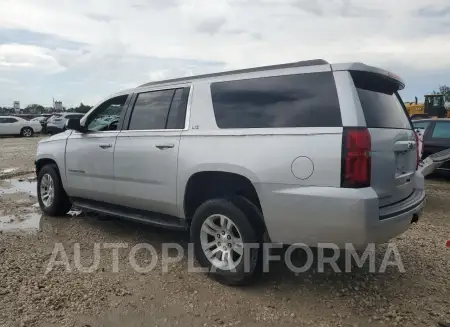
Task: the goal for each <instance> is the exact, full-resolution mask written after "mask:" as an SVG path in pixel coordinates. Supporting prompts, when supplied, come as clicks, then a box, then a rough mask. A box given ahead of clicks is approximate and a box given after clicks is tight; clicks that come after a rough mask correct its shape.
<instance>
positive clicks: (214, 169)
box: [36, 60, 425, 284]
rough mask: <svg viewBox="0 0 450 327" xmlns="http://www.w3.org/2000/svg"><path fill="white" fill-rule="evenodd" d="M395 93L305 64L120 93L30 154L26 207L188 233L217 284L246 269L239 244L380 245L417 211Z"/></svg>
mask: <svg viewBox="0 0 450 327" xmlns="http://www.w3.org/2000/svg"><path fill="white" fill-rule="evenodd" d="M403 87H404V83H403V82H402V80H401V79H400V78H399V77H397V76H396V75H394V74H392V73H390V72H387V71H385V70H382V69H379V68H375V67H371V66H367V65H364V64H361V63H349V64H329V63H328V62H326V61H324V60H312V61H304V62H296V63H291V64H282V65H276V66H266V67H258V68H251V69H244V70H238V71H230V72H224V73H217V74H208V75H201V76H193V77H186V78H179V79H172V80H166V81H161V82H152V83H148V84H145V85H142V86H140V87H137V88H135V89H131V90H126V91H123V92H120V93H117V94H115V95H112V96H111V97H109V98H107V99H105V101H104V102H102V103H101V104H100V105H98V106H96V107H94V108H93V109H92V110H91V111H90V112H89V113H87V114H86V115H85V116H84V117H83V119H82V120H81V121H77V120H69V122H68V125H67V127H68V129H70V130H68V131H66V132H64V133H61V134H59V135H55V136H53V137H51V138H50V139H48V140H44V141H41V142H40V143H39V146H38V149H37V156H36V171H37V174H38V199H39V203H40V206H41V208H42V210H43V211H44V212H45V213H47V214H48V215H63V214H65V213H66V212H67V211H68V210H69V209H70V207H71V205H72V203H73V204H76V205H77V206H79V207H81V208H83V209H84V210H90V211H95V212H99V213H103V214H108V215H113V216H117V217H121V218H126V219H130V220H134V221H138V222H143V223H149V224H153V225H157V226H163V227H168V228H173V229H180V230H189V231H190V235H191V241H192V242H193V243H194V248H195V255H196V258H197V259H198V261H199V262H200V264H201V265H202V266H205V267H208V268H214V269H213V270H214V271H213V273H212V276H214V277H215V278H217V279H218V280H220V281H221V282H223V283H227V284H242V283H246V282H248V281H249V280H251V279H252V278H253V276H254V274H255V273H256V272H258V270H260V268H261V256H260V253H261V246H256V247H252V248H249V247H248V244H256V245H258V244H262V243H263V242H267V241H270V242H273V243H282V244H294V243H304V244H306V245H308V246H312V247H317V246H321V244H323V243H333V244H336V245H337V246H339V247H341V248H343V247H344V246H345V244H347V243H352V244H353V246H354V247H355V248H363V247H365V246H366V245H367V244H368V243H371V242H375V243H383V242H387V241H388V240H390V239H391V238H393V237H395V236H397V235H399V234H401V233H403V232H404V231H405V230H406V229H408V227H409V226H410V225H411V223H412V222H415V221H417V220H418V219H419V216H420V214H421V211H422V208H423V206H424V200H425V190H424V178H423V176H422V175H421V174H420V173H418V172H417V167H418V163H419V153H418V146H417V136H416V134H415V133H414V131H413V130H412V126H411V123H410V120H409V118H408V116H407V114H406V110H405V107H404V105H403V102H402V100H401V98H400V96H399V94H398V90H400V89H402V88H403ZM247 250H248V251H247ZM248 263H250V264H248Z"/></svg>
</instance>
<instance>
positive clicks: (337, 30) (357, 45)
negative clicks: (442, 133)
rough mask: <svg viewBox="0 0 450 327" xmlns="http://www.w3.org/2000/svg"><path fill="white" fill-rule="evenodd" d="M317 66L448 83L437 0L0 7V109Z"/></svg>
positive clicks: (34, 1)
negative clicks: (319, 62) (349, 66)
mask: <svg viewBox="0 0 450 327" xmlns="http://www.w3.org/2000/svg"><path fill="white" fill-rule="evenodd" d="M317 58H322V59H325V60H327V61H328V62H330V63H338V62H352V61H358V62H363V63H366V64H370V65H375V66H379V67H382V68H385V69H388V70H390V71H392V72H394V73H396V74H398V75H400V76H401V77H402V78H403V79H404V80H405V82H406V88H405V90H404V91H402V97H403V99H404V101H413V100H414V96H418V98H419V100H420V99H422V96H423V94H424V93H429V92H431V91H432V90H435V89H437V88H438V86H439V85H442V84H447V85H448V84H450V3H449V2H448V0H260V1H258V0H109V1H108V0H94V1H88V0H0V106H12V103H13V101H14V100H18V101H20V103H21V107H24V106H26V105H27V104H30V103H39V104H42V105H51V104H52V99H53V98H55V100H60V101H62V102H63V105H64V106H66V107H70V106H76V105H78V104H79V103H80V102H83V103H84V104H90V105H93V104H96V103H98V102H99V101H101V100H102V99H103V98H105V97H107V96H108V95H109V94H111V93H115V92H118V91H120V90H123V89H126V88H131V87H134V86H137V85H140V84H143V83H146V82H149V81H154V80H160V79H166V78H172V77H182V76H189V75H195V74H200V73H209V72H218V71H223V70H230V69H238V68H247V67H255V66H261V65H270V64H280V63H286V62H295V61H300V60H308V59H317Z"/></svg>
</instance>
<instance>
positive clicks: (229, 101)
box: [211, 72, 342, 128]
mask: <svg viewBox="0 0 450 327" xmlns="http://www.w3.org/2000/svg"><path fill="white" fill-rule="evenodd" d="M211 96H212V101H213V108H214V115H215V117H216V123H217V126H218V127H219V128H280V127H339V126H342V119H341V112H340V108H339V101H338V96H337V91H336V85H335V82H334V77H333V74H332V73H331V72H321V73H310V74H298V75H284V76H274V77H265V78H254V79H246V80H236V81H227V82H217V83H212V84H211Z"/></svg>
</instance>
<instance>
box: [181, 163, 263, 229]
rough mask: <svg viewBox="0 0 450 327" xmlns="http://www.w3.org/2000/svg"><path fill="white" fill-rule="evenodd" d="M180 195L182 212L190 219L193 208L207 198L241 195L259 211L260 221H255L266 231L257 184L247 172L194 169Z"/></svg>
mask: <svg viewBox="0 0 450 327" xmlns="http://www.w3.org/2000/svg"><path fill="white" fill-rule="evenodd" d="M253 177H254V176H253ZM252 179H253V180H252ZM182 196H183V197H182V199H183V200H182V203H183V214H184V216H185V217H186V219H191V218H192V216H193V214H194V212H195V210H196V209H197V208H198V207H199V206H200V205H201V204H202V203H204V202H205V201H207V200H210V199H213V198H221V197H223V198H226V197H230V196H240V197H243V198H245V199H246V200H248V201H250V202H251V203H252V204H253V205H255V206H256V207H257V209H258V210H259V211H260V213H261V218H260V219H261V221H258V222H257V223H258V225H260V226H261V227H262V228H263V229H264V230H265V231H266V225H265V222H264V218H263V211H262V206H261V200H260V197H259V194H258V191H257V184H256V186H255V182H254V178H252V177H251V176H250V177H249V176H248V175H247V174H241V173H237V172H235V171H225V170H211V169H208V170H202V171H196V172H195V173H193V174H191V175H190V176H189V178H188V180H187V182H186V185H185V188H184V192H183V195H182Z"/></svg>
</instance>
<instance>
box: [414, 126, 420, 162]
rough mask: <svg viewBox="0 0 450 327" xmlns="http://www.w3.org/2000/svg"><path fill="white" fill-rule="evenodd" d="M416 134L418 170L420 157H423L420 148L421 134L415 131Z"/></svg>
mask: <svg viewBox="0 0 450 327" xmlns="http://www.w3.org/2000/svg"><path fill="white" fill-rule="evenodd" d="M414 136H415V137H416V170H417V169H418V168H419V163H420V157H421V154H420V153H419V151H420V150H419V148H420V146H419V145H420V144H419V142H420V141H419V135H418V134H417V133H416V132H414Z"/></svg>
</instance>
